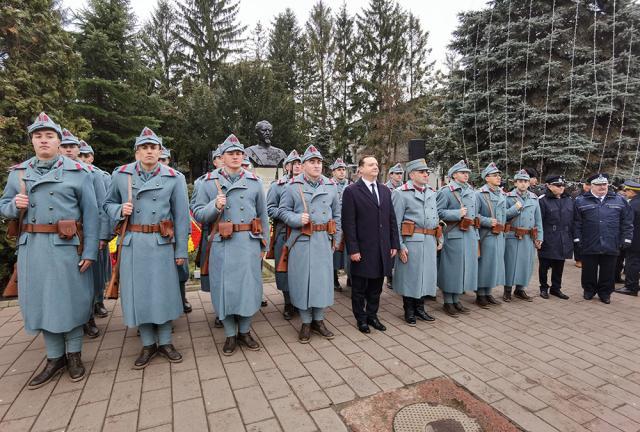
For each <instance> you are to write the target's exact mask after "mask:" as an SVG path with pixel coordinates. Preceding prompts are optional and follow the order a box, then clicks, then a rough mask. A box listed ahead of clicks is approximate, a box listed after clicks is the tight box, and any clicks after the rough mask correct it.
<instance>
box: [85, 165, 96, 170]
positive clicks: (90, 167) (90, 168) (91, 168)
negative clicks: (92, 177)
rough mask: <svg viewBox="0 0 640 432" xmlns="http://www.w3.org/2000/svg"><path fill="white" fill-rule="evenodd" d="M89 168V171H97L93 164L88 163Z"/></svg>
mask: <svg viewBox="0 0 640 432" xmlns="http://www.w3.org/2000/svg"><path fill="white" fill-rule="evenodd" d="M87 168H88V169H89V171H91V172H94V171H95V168H93V166H91V165H87Z"/></svg>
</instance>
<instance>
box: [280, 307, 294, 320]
mask: <svg viewBox="0 0 640 432" xmlns="http://www.w3.org/2000/svg"><path fill="white" fill-rule="evenodd" d="M295 313H296V308H295V307H294V306H293V305H292V304H291V303H289V304H286V305H284V312H282V316H283V317H284V319H286V320H287V321H289V320H290V319H291V318H293V315H294V314H295Z"/></svg>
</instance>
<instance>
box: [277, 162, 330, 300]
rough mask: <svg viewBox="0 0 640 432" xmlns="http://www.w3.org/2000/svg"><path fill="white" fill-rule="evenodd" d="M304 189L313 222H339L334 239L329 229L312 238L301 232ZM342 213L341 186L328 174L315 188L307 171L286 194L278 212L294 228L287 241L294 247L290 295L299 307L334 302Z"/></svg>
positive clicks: (299, 176)
mask: <svg viewBox="0 0 640 432" xmlns="http://www.w3.org/2000/svg"><path fill="white" fill-rule="evenodd" d="M300 190H302V194H303V195H304V200H305V202H306V208H307V213H309V216H310V218H311V222H312V223H313V224H326V223H327V222H329V221H330V220H334V221H335V222H336V225H337V232H336V234H335V235H334V236H333V238H332V236H330V235H329V234H328V233H327V232H326V231H314V232H313V233H312V235H311V236H310V237H309V236H306V235H302V234H301V233H300V228H301V227H302V220H301V215H302V213H304V212H305V204H304V203H303V201H302V196H301V195H300ZM340 212H341V205H340V199H339V197H338V189H337V188H336V185H335V183H334V182H333V180H330V179H328V178H327V177H324V176H322V177H320V184H319V185H318V187H317V188H314V187H312V186H311V185H309V183H307V181H306V180H305V177H304V174H300V175H297V176H296V177H294V178H293V179H292V180H291V181H290V182H289V184H288V185H287V187H286V189H285V191H284V194H283V195H282V199H281V201H280V209H279V211H278V215H279V218H280V219H282V220H283V221H284V222H285V223H286V224H287V225H288V226H289V227H291V235H290V237H289V239H288V240H287V245H288V246H289V248H290V250H289V260H288V261H289V272H288V273H287V274H288V275H289V295H290V296H291V303H292V304H293V305H294V306H295V307H297V308H298V309H302V310H307V309H309V308H312V307H314V308H323V307H327V306H331V305H332V304H333V250H332V245H333V244H335V245H336V246H337V245H338V244H339V243H340V240H341V239H342V230H341V226H340ZM296 239H297V240H296ZM294 241H295V244H294ZM292 245H293V246H292Z"/></svg>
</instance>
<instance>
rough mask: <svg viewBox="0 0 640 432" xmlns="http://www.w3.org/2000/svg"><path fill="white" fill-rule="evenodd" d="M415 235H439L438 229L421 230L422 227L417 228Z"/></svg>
mask: <svg viewBox="0 0 640 432" xmlns="http://www.w3.org/2000/svg"><path fill="white" fill-rule="evenodd" d="M413 233H414V234H425V235H430V236H437V235H438V229H437V228H434V229H430V228H420V227H415V229H414V231H413Z"/></svg>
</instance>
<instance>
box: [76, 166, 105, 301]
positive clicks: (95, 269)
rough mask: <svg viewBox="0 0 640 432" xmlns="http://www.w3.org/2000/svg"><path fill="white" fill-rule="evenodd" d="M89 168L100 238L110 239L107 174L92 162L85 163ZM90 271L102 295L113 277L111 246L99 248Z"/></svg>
mask: <svg viewBox="0 0 640 432" xmlns="http://www.w3.org/2000/svg"><path fill="white" fill-rule="evenodd" d="M79 163H81V164H83V165H84V166H86V168H87V170H88V171H89V172H90V173H91V181H92V184H93V189H94V191H95V194H96V203H97V206H98V220H99V222H100V228H99V236H98V240H104V241H109V240H110V239H111V232H112V228H113V227H112V224H111V218H110V217H109V216H108V215H107V213H106V212H105V211H104V209H103V206H104V202H105V200H106V199H107V185H106V182H105V176H104V175H103V173H102V171H101V170H100V169H98V168H97V167H95V166H94V165H92V164H85V163H83V162H79ZM89 271H90V272H91V274H92V278H93V289H94V292H95V294H96V295H100V294H101V293H102V292H103V291H104V288H105V283H106V281H108V280H109V278H110V277H111V263H110V259H109V247H108V246H106V247H105V248H104V249H102V250H98V257H97V260H96V262H95V263H94V264H93V265H92V266H91V268H90V269H89Z"/></svg>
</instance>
